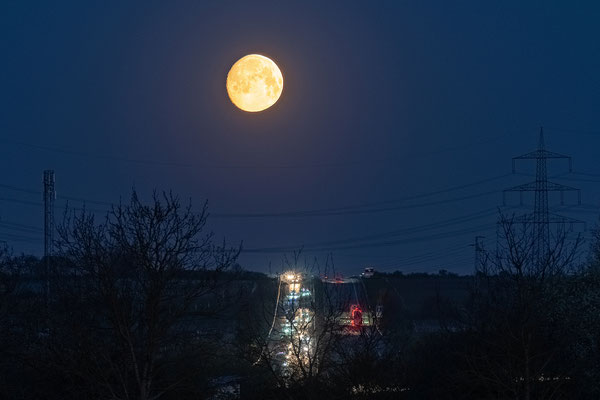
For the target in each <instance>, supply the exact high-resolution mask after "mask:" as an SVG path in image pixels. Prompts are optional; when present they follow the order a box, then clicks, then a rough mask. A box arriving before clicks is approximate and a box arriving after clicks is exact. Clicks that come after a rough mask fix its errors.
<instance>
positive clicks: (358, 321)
mask: <svg viewBox="0 0 600 400" xmlns="http://www.w3.org/2000/svg"><path fill="white" fill-rule="evenodd" d="M350 319H351V325H352V326H355V327H360V326H362V309H361V308H360V307H359V306H357V305H354V304H353V305H352V306H350Z"/></svg>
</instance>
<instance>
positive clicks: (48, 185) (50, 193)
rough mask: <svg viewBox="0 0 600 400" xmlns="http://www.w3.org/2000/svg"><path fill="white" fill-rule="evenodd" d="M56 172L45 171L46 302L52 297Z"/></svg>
mask: <svg viewBox="0 0 600 400" xmlns="http://www.w3.org/2000/svg"><path fill="white" fill-rule="evenodd" d="M55 199H56V191H55V188H54V171H53V170H51V169H47V170H45V171H44V261H45V263H46V290H45V292H46V293H45V295H46V302H48V297H49V296H50V257H51V256H52V250H53V246H54V200H55Z"/></svg>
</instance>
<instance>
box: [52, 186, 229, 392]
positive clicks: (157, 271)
mask: <svg viewBox="0 0 600 400" xmlns="http://www.w3.org/2000/svg"><path fill="white" fill-rule="evenodd" d="M207 216H208V213H207V206H206V203H205V204H204V206H203V207H202V208H201V209H200V211H199V212H194V210H193V209H192V207H191V205H187V206H185V207H182V205H181V203H180V201H179V199H178V198H177V197H175V196H174V195H173V194H171V193H162V194H157V193H154V196H153V198H152V201H151V202H150V203H149V204H145V203H143V202H142V201H141V200H140V199H139V197H138V195H137V193H136V192H135V191H134V192H133V193H132V195H131V199H130V202H129V203H128V204H126V205H123V204H119V205H117V206H113V207H112V209H111V210H110V212H109V213H108V214H107V216H106V218H105V219H104V220H103V221H100V222H98V221H97V220H96V218H95V217H94V215H93V214H92V213H88V212H85V211H83V212H66V213H65V220H64V222H63V223H62V224H61V226H59V228H58V232H59V236H60V240H59V242H58V248H59V255H60V257H62V258H61V259H62V260H63V262H62V263H63V272H62V274H63V276H62V282H63V283H65V282H67V286H70V287H71V289H74V290H71V292H70V293H71V296H68V299H70V300H69V301H73V302H76V303H78V305H79V306H80V307H79V317H81V318H84V319H85V320H84V321H81V322H82V323H85V324H86V328H85V329H80V330H79V332H80V333H81V334H80V335H79V336H78V337H74V338H73V340H75V341H77V343H78V346H79V347H74V346H65V345H64V342H63V343H60V344H58V345H57V354H56V358H57V359H61V358H62V359H63V365H71V366H73V365H76V366H77V368H76V369H75V370H73V371H70V372H72V373H73V374H75V375H79V376H80V377H81V379H83V381H84V382H86V384H87V385H90V387H91V388H93V390H90V393H92V392H93V393H97V394H98V396H99V397H103V398H112V399H140V400H148V399H158V398H161V397H165V396H166V395H167V394H169V393H173V392H176V391H177V390H181V388H185V387H186V385H193V384H194V382H195V381H197V380H198V378H199V374H201V373H202V372H203V368H206V367H207V365H206V363H203V361H206V360H203V357H207V351H208V348H207V346H206V342H205V341H203V335H202V334H203V329H202V328H201V325H202V324H199V323H198V319H199V318H201V317H202V315H203V314H206V313H210V312H211V311H212V310H211V306H208V305H209V304H212V305H214V304H215V303H216V302H217V296H216V294H217V292H218V290H219V285H220V284H222V280H221V278H222V273H223V272H224V271H226V270H227V269H228V268H229V267H230V266H231V265H232V264H233V263H234V261H235V260H236V258H237V255H238V253H239V249H236V248H227V247H226V246H225V244H223V245H220V246H218V245H215V244H214V236H213V234H212V233H206V232H205V229H206V221H207ZM67 278H68V279H67ZM65 293H68V291H66V290H65V288H62V290H61V291H59V294H63V295H65ZM65 307H66V308H67V309H70V310H71V311H70V312H71V313H74V312H75V311H73V310H75V306H74V305H73V304H71V305H66V306H65ZM86 313H91V315H89V314H86ZM54 329H55V330H60V326H56V324H55V326H54ZM73 329H79V328H78V327H73ZM68 349H71V352H69V351H67V350H68ZM82 355H83V356H82ZM69 357H70V358H69ZM82 357H84V358H85V359H86V361H85V362H82V361H81V358H82Z"/></svg>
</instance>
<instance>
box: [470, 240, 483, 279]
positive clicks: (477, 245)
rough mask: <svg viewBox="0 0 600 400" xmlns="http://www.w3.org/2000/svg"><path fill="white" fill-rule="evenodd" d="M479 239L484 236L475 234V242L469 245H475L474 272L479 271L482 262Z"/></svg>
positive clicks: (481, 248) (481, 247) (481, 249)
mask: <svg viewBox="0 0 600 400" xmlns="http://www.w3.org/2000/svg"><path fill="white" fill-rule="evenodd" d="M481 239H485V236H479V235H478V236H475V243H473V244H472V245H471V246H473V247H475V274H477V272H478V271H479V269H480V267H481V263H482V257H481V255H482V254H483V246H482V245H481Z"/></svg>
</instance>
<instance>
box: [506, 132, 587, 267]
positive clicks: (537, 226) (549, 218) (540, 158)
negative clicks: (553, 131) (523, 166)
mask: <svg viewBox="0 0 600 400" xmlns="http://www.w3.org/2000/svg"><path fill="white" fill-rule="evenodd" d="M549 159H567V160H569V172H572V169H573V168H572V167H573V164H572V160H571V157H570V156H566V155H563V154H559V153H554V152H551V151H548V150H546V147H545V143H544V130H543V128H540V136H539V141H538V148H537V150H535V151H532V152H530V153H526V154H523V155H520V156H517V157H513V159H512V163H513V166H512V168H513V173H515V172H516V161H517V160H535V161H536V169H535V181H533V182H529V183H525V184H522V185H517V186H513V187H511V188H508V189H505V190H504V193H503V197H504V199H503V203H504V204H505V205H506V193H507V192H519V196H520V204H521V205H522V204H523V193H524V192H535V202H534V206H533V213H528V214H524V215H521V216H519V217H517V218H516V221H517V222H519V223H523V224H527V225H531V226H533V229H534V235H535V244H534V245H535V248H534V251H535V253H534V261H535V262H536V263H539V262H540V260H543V259H545V257H546V256H547V254H548V251H549V249H550V224H559V225H565V224H571V225H572V224H581V223H583V222H582V221H579V220H577V219H574V218H569V217H565V216H562V215H558V214H553V213H550V211H549V209H548V192H560V202H561V205H564V193H565V192H577V197H578V204H581V191H580V190H579V189H577V188H574V187H571V186H566V185H562V184H560V183H554V182H550V181H548V171H547V160H549Z"/></svg>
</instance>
